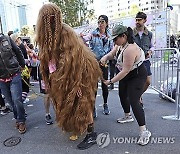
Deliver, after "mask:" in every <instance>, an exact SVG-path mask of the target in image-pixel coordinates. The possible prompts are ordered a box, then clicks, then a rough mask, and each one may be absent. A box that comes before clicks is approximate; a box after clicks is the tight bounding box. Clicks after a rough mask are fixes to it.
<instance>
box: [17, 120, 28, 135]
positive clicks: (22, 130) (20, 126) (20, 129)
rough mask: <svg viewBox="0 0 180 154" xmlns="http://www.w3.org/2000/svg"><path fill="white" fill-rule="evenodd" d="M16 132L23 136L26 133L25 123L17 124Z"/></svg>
mask: <svg viewBox="0 0 180 154" xmlns="http://www.w3.org/2000/svg"><path fill="white" fill-rule="evenodd" d="M18 131H19V133H20V134H24V133H25V132H26V124H25V122H19V126H18Z"/></svg>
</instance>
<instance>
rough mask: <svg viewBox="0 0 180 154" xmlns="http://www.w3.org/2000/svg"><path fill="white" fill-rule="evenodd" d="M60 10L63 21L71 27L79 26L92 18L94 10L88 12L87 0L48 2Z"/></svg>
mask: <svg viewBox="0 0 180 154" xmlns="http://www.w3.org/2000/svg"><path fill="white" fill-rule="evenodd" d="M49 1H50V2H53V3H55V4H56V5H58V6H59V7H60V8H61V11H62V14H63V21H64V22H65V23H67V24H69V25H70V26H72V27H76V26H81V25H82V24H83V22H85V21H87V19H88V18H91V17H93V15H94V10H93V9H91V10H88V9H87V5H88V2H87V0H49Z"/></svg>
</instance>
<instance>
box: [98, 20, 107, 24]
mask: <svg viewBox="0 0 180 154" xmlns="http://www.w3.org/2000/svg"><path fill="white" fill-rule="evenodd" d="M105 22H106V21H105V20H100V21H98V24H104V23H105Z"/></svg>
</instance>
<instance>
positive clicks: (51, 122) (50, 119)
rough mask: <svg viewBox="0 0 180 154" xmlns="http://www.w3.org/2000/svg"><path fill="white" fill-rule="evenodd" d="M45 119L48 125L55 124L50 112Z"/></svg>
mask: <svg viewBox="0 0 180 154" xmlns="http://www.w3.org/2000/svg"><path fill="white" fill-rule="evenodd" d="M45 121H46V124H47V125H51V124H53V120H52V118H51V115H50V114H48V115H46V116H45Z"/></svg>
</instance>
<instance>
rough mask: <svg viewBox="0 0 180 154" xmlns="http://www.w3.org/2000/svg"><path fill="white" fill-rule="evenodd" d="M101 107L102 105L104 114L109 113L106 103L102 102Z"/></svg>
mask: <svg viewBox="0 0 180 154" xmlns="http://www.w3.org/2000/svg"><path fill="white" fill-rule="evenodd" d="M103 107H104V111H103V113H104V114H105V115H109V114H110V111H109V109H108V105H107V103H104V105H103Z"/></svg>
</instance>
